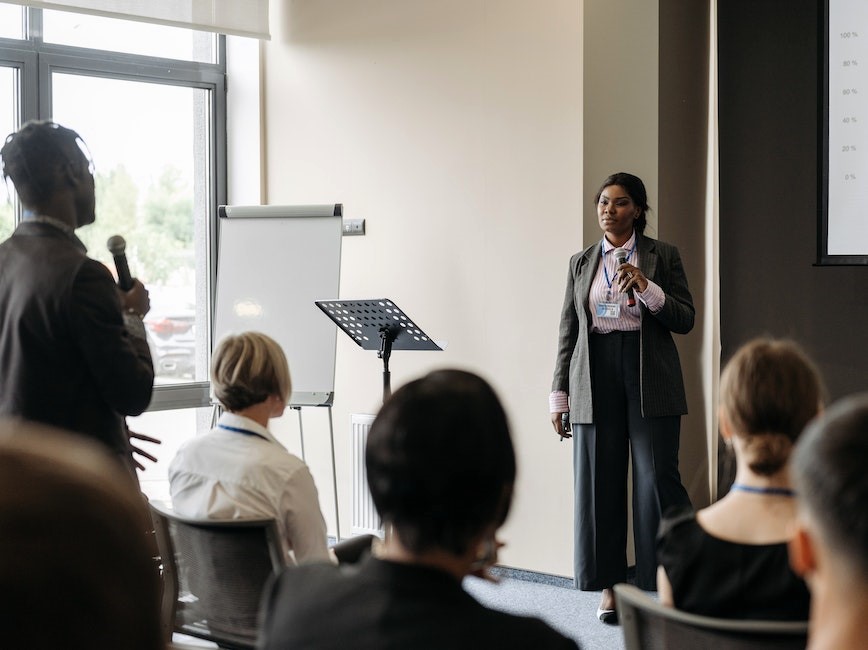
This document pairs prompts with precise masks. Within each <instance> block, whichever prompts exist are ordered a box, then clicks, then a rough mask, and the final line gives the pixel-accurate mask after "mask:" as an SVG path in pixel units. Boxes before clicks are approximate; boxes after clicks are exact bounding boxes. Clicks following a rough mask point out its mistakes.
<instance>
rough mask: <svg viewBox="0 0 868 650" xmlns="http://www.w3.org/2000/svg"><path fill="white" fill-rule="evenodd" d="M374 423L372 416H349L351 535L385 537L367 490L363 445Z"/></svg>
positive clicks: (369, 492) (358, 414) (353, 414)
mask: <svg viewBox="0 0 868 650" xmlns="http://www.w3.org/2000/svg"><path fill="white" fill-rule="evenodd" d="M373 422H374V416H373V415H362V414H360V413H352V414H350V428H351V429H352V430H351V431H350V439H351V440H352V445H353V521H352V524H353V526H352V535H353V536H356V535H368V534H370V535H379V536H380V537H381V538H382V537H383V536H384V535H385V530H384V529H383V523H382V522H381V521H380V516H379V515H378V514H377V509H376V508H375V507H374V500H373V499H372V498H371V491H370V490H369V489H368V472H367V470H366V469H365V443H367V442H368V431H370V430H371V424H372V423H373Z"/></svg>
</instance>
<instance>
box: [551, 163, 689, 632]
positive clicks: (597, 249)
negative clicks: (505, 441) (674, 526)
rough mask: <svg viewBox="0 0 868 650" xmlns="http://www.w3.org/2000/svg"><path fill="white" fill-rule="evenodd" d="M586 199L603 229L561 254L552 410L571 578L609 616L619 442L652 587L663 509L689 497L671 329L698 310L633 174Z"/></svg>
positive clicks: (643, 576)
mask: <svg viewBox="0 0 868 650" xmlns="http://www.w3.org/2000/svg"><path fill="white" fill-rule="evenodd" d="M594 202H595V203H596V205H597V216H598V219H599V224H600V228H601V229H602V231H603V238H602V240H601V241H598V242H595V243H594V244H592V245H591V246H589V247H588V248H586V249H585V250H584V251H582V252H581V253H576V254H575V255H573V256H572V258H570V267H569V275H568V276H567V290H566V296H565V298H564V306H563V311H562V314H561V325H560V336H559V340H558V353H557V361H556V364H555V372H554V381H553V382H552V394H551V396H550V411H551V420H552V424H553V426H554V429H555V431H556V432H557V434H558V435H559V436H561V438H562V439H563V438H565V437H567V438H568V437H571V434H570V433H569V432H568V431H569V427H567V428H565V426H564V424H565V422H569V423H572V425H573V426H572V430H573V433H574V434H575V440H574V441H573V442H574V444H573V462H574V473H575V499H576V516H575V576H576V584H577V586H578V588H579V589H582V590H585V591H600V590H602V599H601V601H600V607H599V609H598V610H597V616H598V617H599V618H600V620H602V621H603V622H605V623H617V620H618V619H617V612H616V611H615V598H614V592H613V590H612V586H613V585H615V584H616V583H619V582H625V581H626V579H627V559H626V546H627V464H628V454H629V455H630V456H631V457H632V461H633V538H634V546H635V550H636V579H635V582H636V584H637V585H638V586H639V587H640V588H642V589H647V590H654V589H655V588H656V581H655V572H656V564H657V560H656V553H655V537H656V534H657V527H658V524H659V521H660V515H661V513H662V512H664V511H665V510H666V509H667V508H669V507H670V506H673V505H679V506H684V505H689V504H690V499H689V497H688V496H687V492H686V490H685V489H684V486H683V485H682V484H681V477H680V475H679V472H678V444H679V436H680V427H681V415H683V414H685V413H687V400H686V398H685V394H684V380H683V378H682V375H681V364H680V361H679V358H678V351H677V349H676V347H675V342H674V341H673V339H672V333H673V332H675V333H677V334H686V333H688V332H689V331H690V330H691V329H692V328H693V320H694V315H695V310H694V307H693V300H692V298H691V296H690V291H689V289H688V287H687V277H686V276H685V273H684V268H683V266H682V264H681V257H680V256H679V254H678V249H677V248H675V247H674V246H672V245H670V244H666V243H664V242H661V241H657V240H654V239H651V238H649V237H646V236H645V235H644V234H643V233H644V230H645V224H646V212H647V211H648V209H649V208H648V198H647V193H646V191H645V186H644V184H643V183H642V181H641V179H639V178H638V177H636V176H634V175H632V174H627V173H624V172H619V173H617V174H612V175H611V176H609V178H607V179H606V180H605V181H604V182H603V184H602V186H601V187H600V190H599V191H598V192H597V194H596V197H595V199H594ZM567 414H568V417H564V416H566V415H567ZM562 418H563V419H562Z"/></svg>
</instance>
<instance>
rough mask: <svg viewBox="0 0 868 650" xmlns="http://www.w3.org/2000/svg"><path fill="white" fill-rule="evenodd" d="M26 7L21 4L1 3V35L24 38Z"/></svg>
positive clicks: (3, 36)
mask: <svg viewBox="0 0 868 650" xmlns="http://www.w3.org/2000/svg"><path fill="white" fill-rule="evenodd" d="M23 14H24V9H23V8H22V7H21V6H19V5H10V4H6V3H5V2H3V3H0V37H2V38H24V30H23V29H22V26H23V24H24V23H23V19H22V17H23Z"/></svg>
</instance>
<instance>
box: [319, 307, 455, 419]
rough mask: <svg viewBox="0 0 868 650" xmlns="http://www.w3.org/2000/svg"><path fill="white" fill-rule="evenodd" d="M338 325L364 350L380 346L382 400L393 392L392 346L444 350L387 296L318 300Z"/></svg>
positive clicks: (399, 348) (377, 348)
mask: <svg viewBox="0 0 868 650" xmlns="http://www.w3.org/2000/svg"><path fill="white" fill-rule="evenodd" d="M314 303H315V304H316V306H317V307H319V308H320V309H321V310H322V312H323V313H324V314H325V315H326V316H328V317H329V318H331V319H332V320H333V321H334V323H335V324H336V325H337V326H338V329H340V330H342V331H344V332H346V334H347V336H349V337H350V338H351V339H352V340H353V341H355V342H356V344H357V345H359V346H361V347H362V348H363V349H365V350H377V356H378V357H379V358H380V359H382V360H383V401H384V402H385V401H386V400H387V399H388V398H389V396H390V395H391V394H392V388H391V385H390V383H391V375H390V373H389V357H390V356H391V354H392V350H442V349H443V348H441V347H440V346H439V345H437V344H436V343H435V342H434V341H432V340H431V338H430V337H429V336H428V335H427V334H425V332H423V331H422V330H421V328H420V327H419V326H418V325H416V323H415V322H414V321H413V320H412V319H411V318H410V317H409V316H407V314H405V313H404V312H403V311H401V309H400V308H399V307H398V306H397V305H396V304H395V303H394V302H392V301H391V300H389V299H388V298H373V299H370V300H315V301H314Z"/></svg>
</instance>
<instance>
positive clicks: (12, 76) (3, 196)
mask: <svg viewBox="0 0 868 650" xmlns="http://www.w3.org/2000/svg"><path fill="white" fill-rule="evenodd" d="M0 7H2V5H0ZM0 88H2V92H0V97H2V99H0V147H2V146H3V143H4V142H5V141H6V136H7V135H9V134H10V133H12V132H13V131H14V130H15V127H16V124H15V115H16V113H17V111H16V98H17V97H18V73H17V70H15V68H6V67H0ZM0 178H2V176H0ZM14 199H15V188H13V187H12V181H7V182H6V183H3V189H2V190H0V241H3V240H4V239H6V238H7V237H8V236H9V235H10V234H11V233H12V227H13V225H14V214H15V208H14V204H13V200H14Z"/></svg>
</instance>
